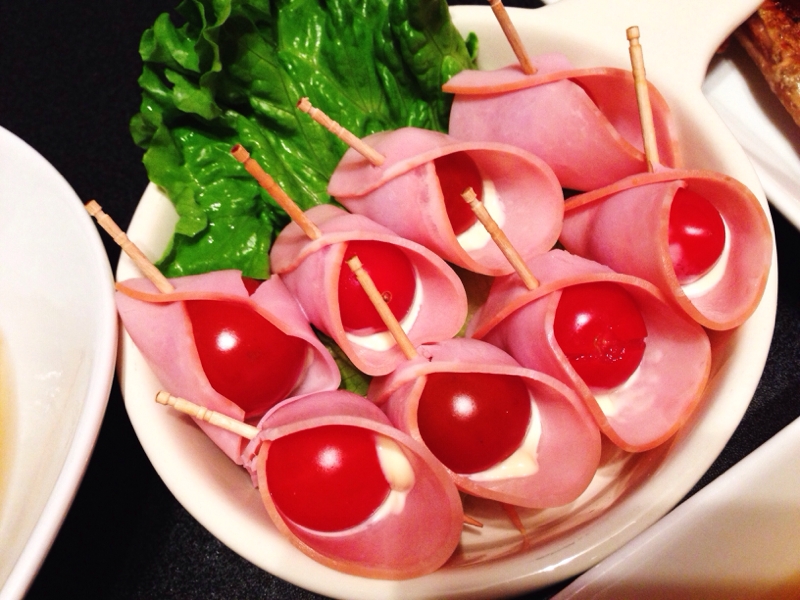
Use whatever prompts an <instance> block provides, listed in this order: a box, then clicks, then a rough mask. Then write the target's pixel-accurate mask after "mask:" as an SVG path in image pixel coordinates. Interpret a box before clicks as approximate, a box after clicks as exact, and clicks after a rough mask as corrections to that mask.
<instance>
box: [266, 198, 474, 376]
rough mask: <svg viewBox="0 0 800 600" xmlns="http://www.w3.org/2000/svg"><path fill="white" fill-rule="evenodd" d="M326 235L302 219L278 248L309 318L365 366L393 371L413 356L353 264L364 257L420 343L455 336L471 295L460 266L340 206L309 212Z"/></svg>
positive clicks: (273, 260) (276, 254)
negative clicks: (306, 227) (305, 228)
mask: <svg viewBox="0 0 800 600" xmlns="http://www.w3.org/2000/svg"><path fill="white" fill-rule="evenodd" d="M306 215H307V216H308V218H309V219H310V220H311V221H312V222H313V223H314V224H315V225H316V226H317V227H318V228H319V229H320V231H321V236H320V237H318V238H317V239H314V240H312V239H310V238H309V237H308V236H306V234H304V233H303V232H302V230H301V229H300V227H299V226H298V225H297V224H295V223H290V224H289V225H288V226H287V227H286V228H285V229H284V230H283V231H282V232H281V233H280V235H278V237H277V239H276V240H275V243H274V244H273V246H272V250H271V252H270V264H271V268H272V271H273V272H274V273H277V274H279V275H280V277H281V279H282V280H283V281H284V282H285V283H286V287H287V288H288V289H289V290H290V291H291V292H292V294H293V295H294V296H295V298H296V299H297V301H298V303H299V304H300V306H301V307H302V308H303V311H304V312H305V314H306V315H307V316H308V319H309V321H310V322H311V323H312V324H313V325H314V327H316V328H317V329H319V330H320V331H322V332H323V333H324V334H326V335H328V336H329V337H331V338H332V339H333V340H334V341H335V342H336V343H337V344H338V345H339V347H340V348H341V349H342V351H343V352H344V353H345V354H346V355H347V356H348V358H349V359H350V360H351V361H352V362H353V364H354V365H355V366H356V368H358V369H359V370H360V371H362V372H364V373H366V374H367V375H385V374H387V373H390V372H391V371H393V370H394V368H395V367H396V366H397V365H398V364H399V363H400V362H402V361H404V360H406V358H405V355H404V354H403V351H402V350H401V348H400V347H399V346H398V345H397V342H396V341H395V339H394V337H393V336H392V334H391V333H390V332H389V331H388V330H387V328H386V326H385V325H384V323H383V321H382V320H381V317H380V315H379V314H378V312H377V310H376V309H375V307H374V306H373V304H372V301H371V300H370V298H369V297H368V296H367V294H366V292H365V291H364V290H363V288H362V287H361V285H360V284H359V283H358V280H357V279H356V277H355V275H354V274H353V273H352V271H351V269H350V267H349V266H348V265H347V264H346V263H345V261H346V260H348V259H350V258H351V257H352V256H354V255H355V256H357V257H358V258H359V260H360V261H361V263H362V264H363V266H364V269H365V270H366V271H367V273H369V275H370V277H371V278H372V280H373V281H374V282H375V285H376V287H377V288H378V291H379V292H380V293H381V296H382V297H383V299H384V300H385V301H386V303H387V304H388V306H389V308H390V310H391V311H392V313H393V314H394V316H395V317H396V318H397V320H398V321H399V322H400V325H401V326H402V328H403V330H404V331H405V332H406V334H407V335H408V338H409V339H410V340H411V342H412V343H413V344H414V345H415V346H416V345H418V344H422V343H425V342H434V341H439V340H443V339H447V338H450V337H453V336H454V335H455V334H456V333H458V332H459V330H460V329H461V327H462V326H463V324H464V321H465V319H466V316H467V296H466V292H465V291H464V286H463V284H462V283H461V280H460V279H459V278H458V276H457V275H456V273H455V271H453V269H452V268H451V267H450V266H449V265H448V264H447V263H446V262H445V261H444V260H442V259H441V258H439V257H438V256H437V255H436V254H434V253H433V252H431V251H430V250H428V249H427V248H425V247H424V246H421V245H419V244H417V243H415V242H412V241H410V240H406V239H405V238H402V237H400V236H398V235H397V234H395V233H393V232H392V231H390V230H389V229H387V228H386V227H384V226H382V225H379V224H378V223H375V222H374V221H372V220H371V219H369V218H367V217H365V216H362V215H355V214H351V213H348V212H347V211H345V210H342V209H341V208H338V207H335V206H333V205H329V204H328V205H321V206H315V207H313V208H311V209H309V210H308V211H306Z"/></svg>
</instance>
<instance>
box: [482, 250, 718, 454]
mask: <svg viewBox="0 0 800 600" xmlns="http://www.w3.org/2000/svg"><path fill="white" fill-rule="evenodd" d="M528 266H529V267H530V269H531V272H532V273H533V275H534V276H535V277H536V278H537V279H538V280H539V282H540V286H539V287H538V288H536V289H535V290H529V289H528V288H526V287H525V286H524V285H523V284H522V282H521V281H520V280H519V278H518V277H515V276H506V277H501V278H497V279H495V281H494V282H493V284H492V288H491V290H490V292H489V296H488V298H487V301H486V303H485V304H484V305H483V306H482V307H481V309H480V310H479V311H478V312H477V313H476V315H475V317H474V319H473V320H472V321H471V322H470V325H469V327H468V330H467V334H468V335H470V336H471V337H474V338H478V339H482V340H484V341H487V342H489V343H492V344H495V345H497V346H498V347H500V348H501V349H503V350H505V351H506V352H508V353H509V354H510V355H511V356H513V357H514V358H515V359H516V360H517V361H518V362H519V363H520V364H522V365H523V366H525V367H528V368H530V369H534V370H537V371H541V372H544V373H546V374H549V375H551V376H553V377H555V378H556V379H558V380H560V381H562V382H564V383H565V384H567V385H569V386H571V387H572V388H573V389H574V390H575V391H576V392H577V393H578V395H579V396H580V397H581V398H582V399H583V401H584V402H585V404H586V406H587V407H588V409H589V411H590V412H591V413H592V415H593V416H594V418H595V420H596V422H597V424H598V425H599V427H600V429H601V431H602V432H603V433H605V434H606V435H607V436H608V437H609V438H610V439H611V441H613V442H614V443H615V444H616V445H618V446H619V447H620V448H622V449H624V450H627V451H631V452H637V451H642V450H648V449H650V448H653V447H655V446H657V445H659V444H661V443H662V442H664V441H665V440H667V439H668V438H669V437H671V436H672V435H673V434H674V433H675V432H676V431H677V430H678V429H679V428H680V427H681V426H682V425H683V424H684V423H685V422H686V419H688V417H689V415H690V414H691V413H692V411H693V410H694V408H695V406H696V405H697V403H698V402H699V401H700V398H701V395H702V393H703V390H704V388H705V385H706V381H707V379H708V375H709V371H710V367H711V349H710V343H709V340H708V336H707V335H706V333H705V330H704V329H703V328H702V327H701V326H700V325H698V324H697V323H696V322H695V321H693V320H692V319H689V318H688V317H687V316H686V315H684V314H683V313H680V312H678V311H676V310H674V309H673V308H672V306H671V305H670V304H669V303H668V302H667V301H666V299H665V298H664V296H663V295H662V294H661V292H659V291H658V289H657V288H656V287H655V286H653V285H652V284H650V283H648V282H647V281H644V280H642V279H639V278H636V277H633V276H630V275H622V274H618V273H615V272H614V271H612V270H611V269H609V268H608V267H606V266H604V265H601V264H598V263H595V262H593V261H590V260H588V259H585V258H582V257H579V256H575V255H572V254H569V253H568V252H565V251H563V250H552V251H551V252H549V253H548V254H546V255H542V256H539V257H536V258H534V259H532V260H530V261H528Z"/></svg>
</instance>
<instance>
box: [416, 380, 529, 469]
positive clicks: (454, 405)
mask: <svg viewBox="0 0 800 600" xmlns="http://www.w3.org/2000/svg"><path fill="white" fill-rule="evenodd" d="M427 378H428V380H427V382H426V383H425V389H424V390H423V391H422V396H421V397H420V400H419V407H418V410H417V423H418V425H419V432H420V435H421V436H422V439H423V440H424V441H425V445H426V446H428V448H429V449H430V451H431V452H433V454H434V456H436V458H438V459H439V460H440V461H442V463H443V464H444V465H446V466H447V467H448V468H449V469H450V470H452V471H454V472H456V473H478V472H480V471H485V470H486V469H488V468H490V467H493V466H494V465H496V464H498V463H499V462H501V461H503V460H505V459H506V458H508V457H509V456H511V454H513V453H514V451H515V450H517V449H518V448H519V447H520V445H521V444H522V440H523V439H524V437H525V433H526V432H527V430H528V424H529V422H530V420H531V400H530V395H529V393H528V388H527V386H526V385H525V383H524V382H523V381H522V379H520V378H519V377H516V376H512V375H499V374H492V373H431V374H430V375H428V376H427Z"/></svg>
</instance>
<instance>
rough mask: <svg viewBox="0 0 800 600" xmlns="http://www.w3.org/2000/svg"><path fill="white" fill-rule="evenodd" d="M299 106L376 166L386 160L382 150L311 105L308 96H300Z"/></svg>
mask: <svg viewBox="0 0 800 600" xmlns="http://www.w3.org/2000/svg"><path fill="white" fill-rule="evenodd" d="M297 108H299V109H300V110H302V111H303V112H304V113H306V114H307V115H308V116H310V117H311V118H312V119H314V120H315V121H316V122H317V123H319V124H320V125H322V126H323V127H324V128H325V129H327V130H328V131H330V132H331V133H332V134H334V135H335V136H336V137H338V138H339V139H340V140H342V141H343V142H344V143H345V144H347V145H348V146H350V147H351V148H353V150H355V151H357V152H358V153H359V154H361V155H362V156H363V157H364V158H366V159H367V160H368V161H369V162H371V163H372V164H373V165H375V166H376V167H379V166H381V165H382V164H383V161H384V160H386V157H384V156H383V154H381V153H380V152H378V151H377V150H375V148H373V147H372V146H370V145H369V144H367V143H366V142H364V141H363V140H361V138H359V137H358V136H356V135H355V134H353V133H352V132H350V131H348V130H347V129H345V128H344V127H342V126H341V125H339V123H337V122H336V121H334V120H333V119H331V118H330V117H329V116H328V115H326V114H325V113H324V112H322V111H321V110H320V109H318V108H315V107H314V106H312V105H311V102H309V100H308V98H305V97H303V98H300V100H299V101H298V102H297Z"/></svg>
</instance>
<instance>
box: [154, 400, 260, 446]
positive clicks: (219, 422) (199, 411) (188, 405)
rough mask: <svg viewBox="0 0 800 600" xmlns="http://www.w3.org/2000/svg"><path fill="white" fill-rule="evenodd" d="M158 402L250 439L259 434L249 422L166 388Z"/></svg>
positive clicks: (256, 428)
mask: <svg viewBox="0 0 800 600" xmlns="http://www.w3.org/2000/svg"><path fill="white" fill-rule="evenodd" d="M156 402H158V403H159V404H163V405H165V406H171V407H172V408H174V409H175V410H177V411H178V412H182V413H184V414H186V415H189V416H190V417H194V418H195V419H200V420H201V421H205V422H206V423H211V424H212V425H214V426H216V427H219V428H220V429H224V430H226V431H230V432H232V433H235V434H236V435H239V436H242V437H243V438H247V439H248V440H252V439H253V438H254V437H256V436H257V435H258V427H254V426H253V425H248V424H247V423H244V422H242V421H239V420H237V419H233V418H231V417H229V416H228V415H223V414H222V413H220V412H217V411H215V410H209V409H208V408H206V407H204V406H200V405H199V404H195V403H194V402H190V401H189V400H185V399H184V398H178V397H177V396H173V395H172V394H170V393H169V392H165V391H164V390H161V391H160V392H158V393H157V394H156Z"/></svg>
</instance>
